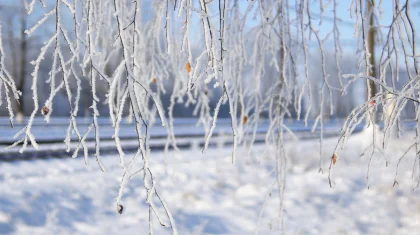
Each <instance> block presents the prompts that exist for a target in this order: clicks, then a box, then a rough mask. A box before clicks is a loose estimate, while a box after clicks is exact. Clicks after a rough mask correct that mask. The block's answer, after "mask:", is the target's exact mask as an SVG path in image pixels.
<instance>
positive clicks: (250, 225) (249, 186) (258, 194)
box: [0, 130, 420, 234]
mask: <svg viewBox="0 0 420 235" xmlns="http://www.w3.org/2000/svg"><path fill="white" fill-rule="evenodd" d="M369 135H370V133H369V130H367V131H364V132H361V133H358V134H356V135H354V137H352V138H350V139H349V142H348V148H346V149H345V150H343V151H342V152H341V155H340V156H339V158H338V160H337V163H336V166H335V169H334V170H335V172H334V176H335V177H334V182H335V186H334V188H330V187H329V185H328V174H327V173H324V174H319V173H318V160H319V159H318V158H319V156H318V154H319V153H318V152H317V151H316V149H317V148H318V147H319V142H318V140H309V141H297V142H290V143H288V145H286V147H287V151H286V153H287V156H288V160H289V165H288V166H289V167H288V172H287V181H286V182H287V183H286V190H285V195H284V202H283V203H284V209H285V211H284V225H285V232H286V234H296V233H303V234H343V233H345V234H389V233H391V234H415V233H416V231H419V230H420V213H419V212H420V211H419V210H420V201H419V200H418V198H419V196H420V194H419V192H420V191H419V189H418V188H415V189H414V190H413V188H414V186H415V184H414V183H415V182H413V180H412V179H411V170H412V168H411V167H412V160H413V159H414V158H413V155H414V150H413V151H411V152H409V154H408V155H407V156H406V158H404V159H403V160H402V163H401V165H400V167H399V173H398V182H399V185H397V186H396V187H392V184H393V180H394V176H395V169H396V163H397V161H398V159H399V157H400V156H401V155H402V154H403V153H404V152H405V150H406V149H407V148H408V147H409V141H407V140H408V139H411V138H412V136H405V137H404V138H402V139H400V140H396V139H393V140H392V141H390V144H389V147H388V152H387V157H388V160H389V162H390V163H389V165H388V167H385V161H384V159H383V158H382V157H377V156H376V155H375V156H374V158H373V162H372V165H371V167H372V169H371V171H373V172H374V173H372V175H373V178H372V179H371V183H370V189H368V188H367V187H366V172H367V161H368V160H369V158H368V157H367V156H364V157H361V158H359V155H360V154H361V153H362V152H363V151H364V149H365V148H366V147H367V146H368V143H369V142H368V141H366V140H368V139H369ZM336 141H337V140H336V138H332V139H325V140H324V151H325V153H324V154H325V157H328V156H327V155H328V154H330V153H331V152H332V148H333V147H334V146H335V144H336ZM272 151H275V147H273V149H270V148H264V147H262V146H254V149H253V151H251V153H250V155H247V152H248V151H247V149H245V148H242V147H241V148H238V152H237V154H238V156H241V157H240V158H238V159H237V164H236V165H232V164H230V161H231V156H230V154H231V149H230V148H226V149H222V150H221V149H208V151H206V154H201V149H195V150H191V151H184V152H170V155H171V156H170V157H168V159H167V164H166V165H165V164H164V161H163V154H155V155H154V157H153V158H151V159H150V161H151V163H152V164H151V166H152V167H151V168H152V170H153V172H154V180H155V181H156V183H155V187H158V190H159V192H160V195H161V196H162V197H163V198H165V202H166V205H167V206H168V207H169V210H170V211H171V213H172V215H173V217H174V219H175V222H176V225H177V228H178V232H179V234H254V233H256V232H258V233H259V234H278V232H279V231H278V228H279V226H278V219H277V217H278V215H279V211H278V208H279V206H278V195H277V194H278V191H277V190H276V189H275V188H276V187H277V186H276V183H275V182H276V174H275V168H273V166H274V164H272V161H273V157H272V154H270V153H271V152H272ZM102 160H103V163H104V165H105V166H106V167H107V170H108V172H105V173H104V172H102V171H101V170H100V169H99V167H98V166H97V165H95V164H90V165H89V166H85V164H84V162H83V159H82V158H78V159H65V160H63V159H59V160H58V159H53V160H35V161H20V162H12V163H4V162H3V163H0V184H1V185H2V187H1V189H0V234H29V233H30V234H147V233H148V226H149V225H148V213H147V211H148V203H147V202H145V198H148V196H147V195H146V191H145V190H144V188H143V185H142V184H143V180H142V177H141V174H142V173H139V174H136V175H133V176H132V177H130V179H129V180H130V183H129V184H127V185H126V186H125V188H124V191H125V192H124V194H123V197H122V199H121V205H123V206H124V210H123V213H122V214H121V215H120V214H118V213H117V212H116V210H115V197H116V196H117V195H118V190H119V183H120V182H121V179H122V177H121V172H122V169H121V168H120V167H119V166H118V165H119V158H118V156H112V157H104V158H102ZM136 170H137V169H133V171H132V173H134V172H135V171H136ZM413 185H414V186H413ZM155 204H156V207H157V210H158V211H161V213H164V212H163V208H162V206H161V205H160V204H158V203H155ZM162 219H163V222H164V223H165V224H169V221H166V220H167V218H166V217H164V218H162ZM153 221H154V224H153V226H154V232H155V234H170V233H171V230H170V229H168V228H165V227H161V226H160V225H159V223H158V222H157V219H156V217H154V218H153ZM257 228H258V231H257Z"/></svg>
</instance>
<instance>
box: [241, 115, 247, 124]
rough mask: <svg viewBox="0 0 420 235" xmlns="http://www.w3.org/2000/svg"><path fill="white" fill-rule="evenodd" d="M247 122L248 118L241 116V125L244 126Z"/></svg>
mask: <svg viewBox="0 0 420 235" xmlns="http://www.w3.org/2000/svg"><path fill="white" fill-rule="evenodd" d="M247 122H248V116H246V115H245V116H243V117H242V124H246V123H247Z"/></svg>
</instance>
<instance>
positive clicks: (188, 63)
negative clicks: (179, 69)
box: [185, 62, 191, 73]
mask: <svg viewBox="0 0 420 235" xmlns="http://www.w3.org/2000/svg"><path fill="white" fill-rule="evenodd" d="M185 69H186V70H187V72H188V73H189V72H191V64H190V62H187V64H185Z"/></svg>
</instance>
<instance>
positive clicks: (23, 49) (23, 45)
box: [15, 0, 28, 123]
mask: <svg viewBox="0 0 420 235" xmlns="http://www.w3.org/2000/svg"><path fill="white" fill-rule="evenodd" d="M23 1H24V0H22V9H21V11H22V12H20V65H19V66H20V72H19V77H18V78H17V80H18V81H17V89H18V90H20V91H21V92H22V96H21V97H20V99H19V103H18V112H17V116H16V119H17V122H18V123H21V122H22V121H23V116H24V111H25V110H24V103H25V99H24V98H25V97H24V96H23V94H25V91H24V89H25V77H26V69H25V65H26V57H27V56H28V49H27V48H28V44H27V43H28V41H27V38H26V34H25V29H26V14H25V8H24V7H23V6H24V2H23ZM15 66H16V67H17V66H18V65H15Z"/></svg>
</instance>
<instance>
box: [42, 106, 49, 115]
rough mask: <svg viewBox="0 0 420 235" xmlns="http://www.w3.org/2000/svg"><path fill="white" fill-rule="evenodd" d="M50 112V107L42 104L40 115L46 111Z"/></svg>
mask: <svg viewBox="0 0 420 235" xmlns="http://www.w3.org/2000/svg"><path fill="white" fill-rule="evenodd" d="M49 112H50V109H49V108H47V106H44V107H43V108H42V109H41V113H42V115H44V116H45V115H48V113H49Z"/></svg>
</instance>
